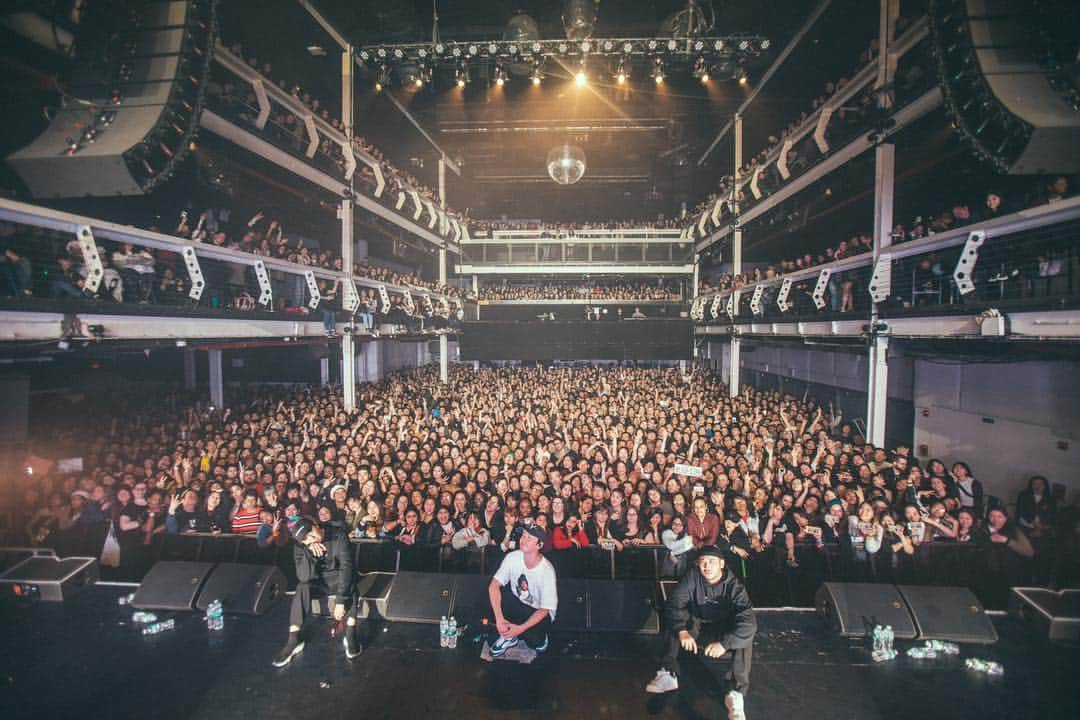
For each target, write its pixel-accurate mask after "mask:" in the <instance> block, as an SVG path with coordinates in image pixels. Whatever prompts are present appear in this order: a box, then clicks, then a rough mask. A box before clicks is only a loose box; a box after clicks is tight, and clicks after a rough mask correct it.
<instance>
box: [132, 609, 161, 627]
mask: <svg viewBox="0 0 1080 720" xmlns="http://www.w3.org/2000/svg"><path fill="white" fill-rule="evenodd" d="M131 622H133V623H139V624H140V625H142V624H145V623H152V622H157V615H155V614H154V613H149V612H143V611H142V610H139V611H138V612H136V613H135V614H133V615H132V616H131Z"/></svg>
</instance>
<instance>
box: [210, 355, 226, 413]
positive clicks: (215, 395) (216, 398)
mask: <svg viewBox="0 0 1080 720" xmlns="http://www.w3.org/2000/svg"><path fill="white" fill-rule="evenodd" d="M209 359H210V404H211V405H213V406H214V407H218V408H220V407H222V406H223V405H224V404H225V385H224V382H223V379H222V376H221V351H220V350H210V351H209Z"/></svg>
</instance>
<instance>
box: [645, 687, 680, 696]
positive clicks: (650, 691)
mask: <svg viewBox="0 0 1080 720" xmlns="http://www.w3.org/2000/svg"><path fill="white" fill-rule="evenodd" d="M678 689H679V686H678V685H676V686H675V687H673V688H668V689H666V690H655V689H653V690H650V689H649V688H645V692H647V693H650V694H652V695H666V694H667V693H670V692H675V691H676V690H678Z"/></svg>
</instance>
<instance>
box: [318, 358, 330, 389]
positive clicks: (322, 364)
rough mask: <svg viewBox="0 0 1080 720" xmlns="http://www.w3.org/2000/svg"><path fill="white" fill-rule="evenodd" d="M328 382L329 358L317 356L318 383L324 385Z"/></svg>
mask: <svg viewBox="0 0 1080 720" xmlns="http://www.w3.org/2000/svg"><path fill="white" fill-rule="evenodd" d="M329 384H330V358H328V357H322V358H319V385H321V386H323V387H326V386H327V385H329Z"/></svg>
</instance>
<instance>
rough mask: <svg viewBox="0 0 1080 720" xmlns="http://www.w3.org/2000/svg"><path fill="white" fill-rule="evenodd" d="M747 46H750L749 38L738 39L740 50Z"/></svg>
mask: <svg viewBox="0 0 1080 720" xmlns="http://www.w3.org/2000/svg"><path fill="white" fill-rule="evenodd" d="M749 47H750V41H749V40H740V41H739V49H740V50H746V49H747V48H749Z"/></svg>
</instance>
